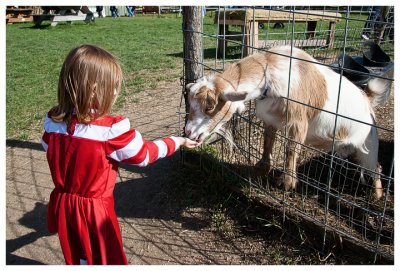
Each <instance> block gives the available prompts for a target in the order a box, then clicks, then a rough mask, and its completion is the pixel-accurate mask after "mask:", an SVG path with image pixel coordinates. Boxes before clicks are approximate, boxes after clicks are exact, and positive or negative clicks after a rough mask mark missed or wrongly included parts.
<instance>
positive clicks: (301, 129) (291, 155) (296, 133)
mask: <svg viewBox="0 0 400 271" xmlns="http://www.w3.org/2000/svg"><path fill="white" fill-rule="evenodd" d="M307 129H308V123H307V122H300V121H299V122H295V123H293V124H291V125H289V132H288V136H289V139H288V143H287V146H286V173H285V174H284V175H283V176H282V178H281V179H280V180H279V181H278V185H283V186H284V188H285V190H286V191H287V190H289V189H295V188H296V185H297V174H296V170H297V158H298V155H299V153H300V151H301V145H300V144H299V143H301V144H303V143H304V141H305V139H306V136H307Z"/></svg>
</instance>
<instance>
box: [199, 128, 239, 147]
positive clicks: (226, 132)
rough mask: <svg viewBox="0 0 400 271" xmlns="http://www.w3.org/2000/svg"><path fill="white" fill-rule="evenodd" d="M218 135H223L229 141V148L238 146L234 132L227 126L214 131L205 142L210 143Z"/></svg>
mask: <svg viewBox="0 0 400 271" xmlns="http://www.w3.org/2000/svg"><path fill="white" fill-rule="evenodd" d="M216 135H219V136H221V137H222V138H223V139H225V141H226V142H227V143H228V146H229V149H230V150H232V149H233V148H237V146H236V144H235V142H234V141H233V136H232V132H231V130H230V129H228V128H227V127H221V128H220V129H218V131H215V132H212V133H211V134H210V135H209V136H208V137H207V138H206V139H205V140H204V142H203V144H209V143H212V142H214V141H215V140H216V138H215V137H216Z"/></svg>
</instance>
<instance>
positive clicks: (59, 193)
mask: <svg viewBox="0 0 400 271" xmlns="http://www.w3.org/2000/svg"><path fill="white" fill-rule="evenodd" d="M121 81H122V71H121V68H120V65H119V63H118V61H117V60H116V59H115V57H114V56H112V55H111V54H110V53H108V52H107V51H105V50H103V49H101V48H99V47H96V46H93V45H83V46H80V47H78V48H75V49H73V50H72V51H71V52H70V53H69V54H68V56H67V58H66V59H65V62H64V64H63V66H62V69H61V73H60V78H59V82H58V105H57V106H55V107H54V108H52V109H51V110H50V112H48V113H47V116H46V119H45V124H44V128H45V132H44V134H43V137H42V145H43V147H44V149H45V150H46V152H47V160H48V163H49V167H50V171H51V176H52V179H53V182H54V185H55V188H54V190H53V192H52V193H51V195H50V202H49V206H48V214H47V226H48V229H49V231H50V232H57V233H58V237H59V240H60V243H61V248H62V251H63V254H64V258H65V261H66V263H67V264H80V263H88V264H127V260H126V256H125V253H124V251H123V247H122V239H121V233H120V229H119V225H118V221H117V217H116V214H115V211H114V197H113V191H114V186H115V181H116V174H117V170H118V164H119V163H120V162H122V163H129V164H133V165H138V166H142V167H143V166H146V165H148V164H150V163H153V162H154V161H156V160H157V159H159V158H163V157H166V156H169V155H171V154H173V153H174V152H175V151H176V150H177V149H178V148H179V147H180V146H184V147H187V148H194V147H196V146H198V143H197V142H195V141H191V140H190V139H188V138H183V137H173V136H171V137H169V138H165V139H162V140H156V141H153V142H152V141H146V140H144V139H143V138H142V136H141V134H140V133H139V132H138V131H136V130H134V129H131V128H130V124H129V120H128V119H126V118H124V117H120V116H119V117H112V116H109V115H108V114H109V112H110V110H111V107H112V105H113V102H114V101H115V98H116V97H117V95H118V92H119V91H120V88H121Z"/></svg>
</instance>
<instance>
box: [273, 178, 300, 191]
mask: <svg viewBox="0 0 400 271" xmlns="http://www.w3.org/2000/svg"><path fill="white" fill-rule="evenodd" d="M282 186H283V188H285V191H289V190H291V189H292V190H295V189H296V186H297V178H296V177H295V176H291V175H288V174H285V175H283V176H282V177H281V178H279V179H278V187H282Z"/></svg>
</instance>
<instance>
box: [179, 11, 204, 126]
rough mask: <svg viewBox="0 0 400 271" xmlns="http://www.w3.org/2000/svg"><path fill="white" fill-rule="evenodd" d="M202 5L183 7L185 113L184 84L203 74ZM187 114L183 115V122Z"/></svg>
mask: <svg viewBox="0 0 400 271" xmlns="http://www.w3.org/2000/svg"><path fill="white" fill-rule="evenodd" d="M201 11H202V7H201V6H197V7H195V6H184V7H183V23H182V30H183V61H184V79H185V80H184V97H185V106H186V113H188V112H189V103H188V95H187V92H186V91H185V86H186V85H187V84H189V83H193V82H195V81H196V80H197V79H198V78H200V77H202V76H203V66H202V63H203V39H202V35H201V33H202V13H201ZM186 121H187V116H186V117H185V123H186Z"/></svg>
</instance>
